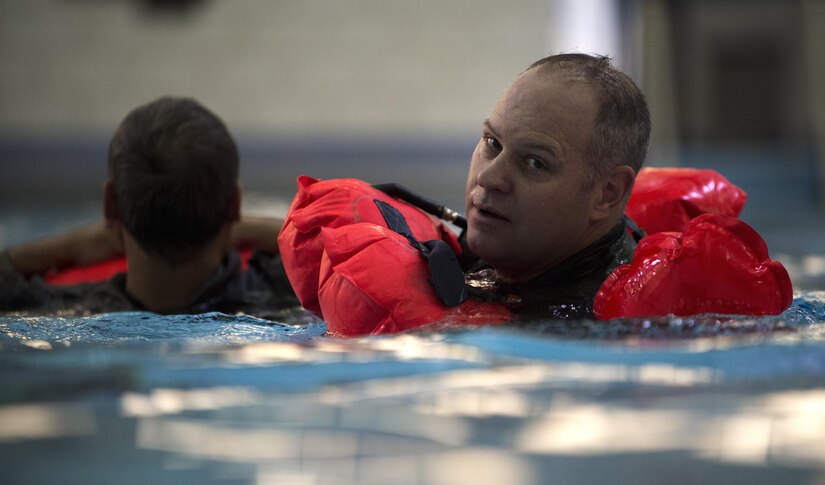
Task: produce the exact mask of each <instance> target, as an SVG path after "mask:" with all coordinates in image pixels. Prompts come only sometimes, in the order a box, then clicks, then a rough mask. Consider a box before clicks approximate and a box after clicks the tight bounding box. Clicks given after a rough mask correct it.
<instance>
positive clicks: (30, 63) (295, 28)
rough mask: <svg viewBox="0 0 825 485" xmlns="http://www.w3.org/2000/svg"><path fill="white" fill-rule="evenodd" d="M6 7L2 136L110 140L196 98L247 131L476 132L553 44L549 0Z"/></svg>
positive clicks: (6, 1)
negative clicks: (173, 103)
mask: <svg viewBox="0 0 825 485" xmlns="http://www.w3.org/2000/svg"><path fill="white" fill-rule="evenodd" d="M141 5H142V4H140V3H139V2H136V1H126V0H121V1H89V0H25V1H12V0H2V1H0V66H2V68H0V133H2V134H3V135H5V136H10V135H14V134H17V133H30V134H35V135H39V134H44V133H49V132H54V131H57V132H70V133H76V132H80V133H84V132H98V131H104V132H106V133H109V132H110V131H111V130H113V128H114V125H115V124H116V123H117V122H119V120H120V119H121V118H122V117H123V116H124V115H125V113H126V112H128V110H129V109H130V108H132V107H134V106H136V105H138V104H140V103H143V102H146V101H149V100H151V99H153V98H155V97H157V96H160V95H163V94H179V95H191V96H194V97H196V98H198V99H200V100H201V101H202V102H203V103H204V104H206V105H207V106H209V107H211V108H212V109H214V110H215V111H216V112H218V113H219V114H220V115H222V117H223V118H224V119H225V121H226V122H227V123H228V124H229V125H230V126H231V127H232V128H233V131H235V132H236V133H238V132H253V133H271V132H277V133H279V134H287V135H289V134H291V133H305V132H313V133H316V132H319V131H322V132H334V133H368V134H377V135H381V134H386V133H399V132H405V131H407V130H414V131H416V132H425V133H443V132H447V133H455V132H460V133H463V132H466V131H467V130H470V129H472V130H475V129H476V128H477V127H478V126H480V123H481V120H482V119H483V117H484V116H485V115H486V114H487V112H488V110H489V109H490V107H491V106H492V104H493V103H494V101H495V99H496V97H497V96H498V94H499V92H500V91H501V89H503V87H504V86H505V85H506V84H507V83H508V82H509V81H511V80H512V78H513V77H514V75H515V74H517V73H518V72H519V71H520V70H522V69H523V68H524V67H526V66H527V65H528V64H529V63H531V62H532V61H534V60H536V59H537V58H539V57H541V56H543V55H545V54H546V53H547V52H548V51H547V45H546V40H547V33H546V29H547V25H548V20H547V18H548V8H549V7H548V2H546V1H543V0H508V1H507V2H502V1H500V0H450V1H443V0H419V1H380V0H373V1H369V0H352V1H325V0H282V1H273V0H233V1H229V0H224V1H214V0H213V1H207V2H204V4H203V5H202V6H201V8H197V9H194V10H193V11H192V12H191V13H190V14H188V15H182V16H178V15H149V14H148V13H147V11H146V10H145V9H144V8H141Z"/></svg>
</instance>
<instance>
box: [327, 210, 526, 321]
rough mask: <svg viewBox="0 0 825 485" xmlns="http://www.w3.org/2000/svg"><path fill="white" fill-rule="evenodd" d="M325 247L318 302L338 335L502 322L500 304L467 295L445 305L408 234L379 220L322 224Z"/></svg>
mask: <svg viewBox="0 0 825 485" xmlns="http://www.w3.org/2000/svg"><path fill="white" fill-rule="evenodd" d="M321 232H322V238H323V242H324V251H323V255H322V258H321V265H320V268H319V281H320V284H319V289H318V302H319V306H320V308H321V311H322V313H323V315H324V319H325V320H326V322H327V329H328V331H329V333H330V334H332V335H338V336H358V335H370V334H372V335H375V334H383V333H395V332H400V331H404V330H409V329H412V328H416V327H420V326H422V325H426V324H429V323H433V322H441V323H449V324H463V325H478V324H492V323H501V322H504V321H506V320H508V319H509V315H510V313H509V311H508V310H507V309H506V308H505V307H504V306H501V305H496V304H491V303H483V302H478V301H473V300H467V301H465V302H464V303H462V304H461V305H459V306H457V307H453V308H448V307H446V306H445V305H444V304H442V303H441V302H440V301H439V300H438V299H437V298H436V297H435V294H434V292H433V288H432V286H431V285H430V283H429V281H428V278H429V268H428V266H427V263H426V261H425V260H424V258H422V257H421V255H420V254H419V253H418V251H417V250H416V249H414V248H413V247H412V246H410V244H409V242H408V241H407V239H406V238H404V237H403V236H401V235H400V234H398V233H396V232H393V231H391V230H389V229H387V228H386V227H383V226H381V225H377V224H368V223H358V224H351V225H347V226H342V227H338V228H323V229H321Z"/></svg>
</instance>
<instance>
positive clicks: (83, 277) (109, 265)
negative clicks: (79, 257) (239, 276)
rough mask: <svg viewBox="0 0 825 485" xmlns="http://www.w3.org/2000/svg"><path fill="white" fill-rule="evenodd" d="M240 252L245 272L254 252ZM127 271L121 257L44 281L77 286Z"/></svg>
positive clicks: (68, 270) (66, 270)
mask: <svg viewBox="0 0 825 485" xmlns="http://www.w3.org/2000/svg"><path fill="white" fill-rule="evenodd" d="M239 252H240V255H241V270H244V269H246V268H247V267H248V261H249V258H250V257H251V256H252V253H253V252H254V251H253V250H252V249H249V248H245V249H241V250H240V251H239ZM126 270H127V264H126V258H125V257H123V256H120V257H117V258H112V259H108V260H106V261H101V262H99V263H93V264H89V265H86V266H70V267H68V268H64V269H61V270H59V271H51V272H49V273H46V274H45V275H43V280H44V281H45V282H46V283H49V284H51V285H60V286H63V285H76V284H78V283H91V282H94V281H103V280H107V279H109V278H111V277H112V276H114V275H116V274H117V273H122V272H124V271H126Z"/></svg>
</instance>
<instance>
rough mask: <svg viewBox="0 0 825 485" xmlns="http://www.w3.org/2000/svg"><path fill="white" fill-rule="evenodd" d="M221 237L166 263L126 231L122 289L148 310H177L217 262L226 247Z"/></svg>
mask: <svg viewBox="0 0 825 485" xmlns="http://www.w3.org/2000/svg"><path fill="white" fill-rule="evenodd" d="M224 241H225V238H224V237H218V238H216V239H215V241H213V242H211V243H209V244H207V246H206V247H204V248H203V249H202V250H201V251H199V252H198V254H197V255H195V256H194V257H193V258H191V259H190V260H189V261H187V262H186V263H183V264H180V265H177V266H174V267H170V266H169V265H168V264H167V263H166V262H164V261H161V260H159V259H158V258H156V257H154V256H151V255H149V254H147V253H146V252H145V251H143V249H142V248H141V247H140V246H139V245H138V244H137V243H136V242H135V241H134V240H133V239H132V238H131V237H129V236H128V235H127V236H126V237H125V238H124V249H125V251H126V258H127V260H128V264H129V270H128V273H127V275H126V291H127V292H128V293H129V294H130V295H131V296H132V297H133V298H134V299H136V300H137V301H138V302H140V303H141V304H142V305H143V306H144V307H145V308H146V309H147V310H149V311H152V312H156V313H174V312H179V311H181V310H182V309H183V308H185V307H186V305H187V304H189V303H191V301H192V299H193V298H194V297H195V296H197V295H196V292H197V291H198V290H199V289H200V288H201V286H202V285H203V284H204V283H205V282H206V280H207V279H208V278H209V276H210V275H211V274H212V272H213V271H215V269H216V268H217V267H218V266H219V265H220V264H221V261H222V260H223V257H224V256H225V253H226V247H227V246H226V244H225V242H224Z"/></svg>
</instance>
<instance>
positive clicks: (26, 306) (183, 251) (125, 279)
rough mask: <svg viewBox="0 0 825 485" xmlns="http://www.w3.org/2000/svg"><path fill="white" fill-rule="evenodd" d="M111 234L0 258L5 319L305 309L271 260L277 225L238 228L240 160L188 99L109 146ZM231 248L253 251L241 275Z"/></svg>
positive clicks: (53, 242) (135, 119) (31, 247)
mask: <svg viewBox="0 0 825 485" xmlns="http://www.w3.org/2000/svg"><path fill="white" fill-rule="evenodd" d="M108 171H109V177H108V180H107V181H106V182H105V185H104V200H103V207H104V215H105V220H106V222H105V223H99V224H95V225H92V226H88V227H84V228H81V229H78V230H75V231H70V232H68V233H64V234H61V235H58V236H55V237H53V238H47V239H44V240H40V241H34V242H31V243H28V244H23V245H20V246H16V247H12V248H9V249H8V250H6V251H3V252H2V254H0V310H40V311H59V310H75V311H84V312H92V313H98V312H106V311H124V310H148V311H153V312H157V313H201V312H206V311H223V312H227V313H230V312H237V311H244V312H248V313H254V314H256V315H259V316H266V314H267V313H268V312H271V311H277V310H280V309H283V308H287V307H292V306H295V305H297V304H298V302H297V299H296V298H295V296H294V293H293V292H292V289H291V287H290V286H289V284H288V281H287V279H286V276H285V274H284V273H283V266H282V265H281V264H280V261H279V259H278V257H277V255H276V254H275V253H276V252H277V247H276V245H275V238H276V236H277V233H278V231H279V230H280V223H279V221H277V220H272V219H263V218H245V219H244V220H243V221H241V218H240V204H241V188H240V185H239V184H238V151H237V148H236V146H235V142H234V140H233V139H232V136H231V135H230V134H229V132H228V130H227V129H226V127H225V126H224V124H223V122H222V121H221V120H220V119H219V118H218V117H217V116H215V115H214V114H213V113H211V112H210V111H209V110H207V109H206V108H204V107H203V106H201V105H200V104H199V103H197V102H196V101H194V100H192V99H184V98H170V97H165V98H161V99H158V100H156V101H154V102H152V103H149V104H146V105H144V106H140V107H138V108H136V109H135V110H133V111H132V112H131V113H129V115H128V116H126V118H125V119H124V120H123V122H122V123H121V124H120V127H119V128H118V130H117V131H116V133H115V134H114V136H113V138H112V140H111V144H110V146H109V155H108ZM233 244H251V245H253V246H256V247H259V248H263V249H266V250H268V252H266V251H258V252H256V253H255V254H254V255H253V257H252V258H251V259H250V261H249V268H248V269H247V270H244V271H242V270H241V259H240V256H239V255H238V253H237V252H235V251H234V250H232V249H231V248H232V246H233ZM121 253H122V254H125V256H126V260H127V262H128V271H127V272H126V273H121V274H118V275H116V276H115V277H113V278H112V279H111V280H108V281H104V282H99V283H89V284H81V285H74V286H53V285H48V284H46V283H44V282H43V280H42V279H41V278H39V277H33V278H30V276H32V275H37V274H42V273H45V272H46V271H48V270H50V269H52V268H59V267H61V266H65V265H70V266H71V265H78V264H84V263H90V262H96V261H101V260H105V259H108V258H110V257H113V256H117V255H119V254H121Z"/></svg>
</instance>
